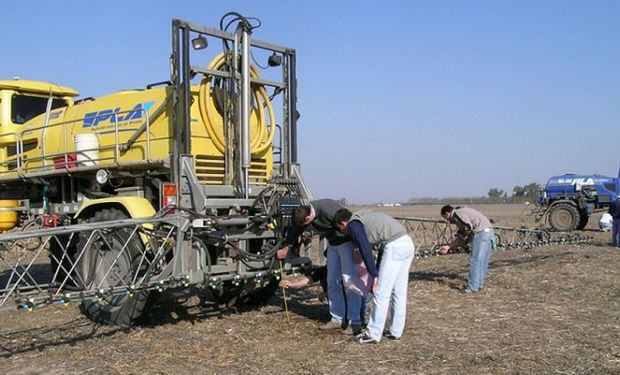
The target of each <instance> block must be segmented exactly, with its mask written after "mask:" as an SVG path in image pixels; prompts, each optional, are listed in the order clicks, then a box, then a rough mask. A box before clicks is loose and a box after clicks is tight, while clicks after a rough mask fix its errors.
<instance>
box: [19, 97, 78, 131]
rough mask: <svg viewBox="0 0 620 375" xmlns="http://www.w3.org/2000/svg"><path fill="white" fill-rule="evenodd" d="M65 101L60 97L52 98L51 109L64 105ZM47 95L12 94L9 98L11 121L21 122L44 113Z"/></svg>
mask: <svg viewBox="0 0 620 375" xmlns="http://www.w3.org/2000/svg"><path fill="white" fill-rule="evenodd" d="M66 105H67V103H66V102H65V101H64V100H62V99H52V109H56V108H60V107H65V106H66ZM46 108H47V97H41V96H28V95H13V98H12V100H11V121H12V122H13V123H14V124H23V123H25V122H26V121H28V120H30V119H32V118H34V117H37V116H38V115H40V114H42V113H45V109H46Z"/></svg>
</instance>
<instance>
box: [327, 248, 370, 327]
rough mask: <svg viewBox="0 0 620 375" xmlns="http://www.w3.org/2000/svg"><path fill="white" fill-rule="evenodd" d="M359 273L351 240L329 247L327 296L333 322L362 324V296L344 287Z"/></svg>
mask: <svg viewBox="0 0 620 375" xmlns="http://www.w3.org/2000/svg"><path fill="white" fill-rule="evenodd" d="M357 274H358V270H357V265H356V264H355V261H354V260H353V244H352V243H351V242H346V243H344V244H342V245H336V246H332V245H329V246H328V247H327V297H328V299H329V314H330V315H331V318H332V321H333V322H337V323H342V322H344V321H348V323H349V324H355V325H359V324H362V317H361V316H360V311H361V310H362V303H363V302H362V297H361V296H360V295H358V294H356V293H354V292H353V291H351V290H350V289H349V288H346V290H345V288H344V286H345V285H348V284H349V283H350V282H351V280H354V279H355V278H357V277H358V276H357ZM347 318H348V319H347Z"/></svg>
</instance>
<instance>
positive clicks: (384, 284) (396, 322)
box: [368, 235, 415, 341]
mask: <svg viewBox="0 0 620 375" xmlns="http://www.w3.org/2000/svg"><path fill="white" fill-rule="evenodd" d="M414 254H415V247H414V245H413V241H412V240H411V237H409V236H408V235H404V236H402V237H400V238H398V239H396V240H394V241H392V242H388V243H387V244H386V245H385V247H384V249H383V255H382V257H381V265H380V266H379V281H378V285H377V293H376V294H375V296H374V299H375V308H374V309H373V310H372V315H371V316H370V321H369V322H368V335H369V336H370V337H371V338H373V339H374V340H377V341H381V337H382V336H383V328H384V327H385V320H386V319H387V312H388V308H389V307H390V301H391V302H392V310H391V311H392V325H391V326H390V333H391V334H392V335H393V336H394V337H401V336H402V334H403V331H404V329H405V319H406V317H407V287H408V285H409V268H410V267H411V262H412V261H413V256H414Z"/></svg>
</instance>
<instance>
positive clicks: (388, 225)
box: [334, 208, 415, 344]
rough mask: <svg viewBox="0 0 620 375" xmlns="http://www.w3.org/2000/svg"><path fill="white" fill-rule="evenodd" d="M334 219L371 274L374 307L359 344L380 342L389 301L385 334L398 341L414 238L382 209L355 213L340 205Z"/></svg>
mask: <svg viewBox="0 0 620 375" xmlns="http://www.w3.org/2000/svg"><path fill="white" fill-rule="evenodd" d="M334 222H335V224H336V227H338V230H339V231H340V232H342V233H345V234H348V235H350V236H351V239H352V240H353V243H355V244H356V245H357V246H358V247H359V249H360V253H361V255H362V259H363V261H364V264H365V265H366V269H367V270H368V273H369V274H370V276H372V277H373V278H374V285H373V287H372V289H373V294H374V305H375V307H374V309H373V310H372V313H371V315H370V321H369V322H368V327H367V329H366V332H364V333H363V334H360V335H358V336H357V340H358V342H360V343H362V344H368V343H377V342H379V341H381V337H382V336H383V329H384V327H385V321H386V319H387V312H388V308H389V306H390V302H391V303H392V324H391V326H390V331H389V333H388V334H386V337H388V338H391V339H394V340H398V339H400V337H401V336H402V334H403V331H404V329H405V320H406V317H407V286H408V281H409V268H410V267H411V262H412V261H413V256H414V255H415V246H414V244H413V240H412V239H411V237H409V235H407V230H406V229H405V227H403V226H402V225H401V224H400V223H399V222H398V221H396V220H395V219H394V218H393V217H391V216H389V215H387V214H384V213H382V212H372V211H362V212H357V213H355V214H353V213H351V211H349V210H347V209H346V208H343V209H341V210H339V211H338V212H336V215H335V216H334ZM372 246H375V247H378V248H379V256H380V262H379V271H377V266H376V264H375V261H374V258H373V254H372Z"/></svg>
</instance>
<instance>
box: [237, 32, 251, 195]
mask: <svg viewBox="0 0 620 375" xmlns="http://www.w3.org/2000/svg"><path fill="white" fill-rule="evenodd" d="M240 27H241V28H242V34H241V48H242V52H241V79H242V82H241V108H242V111H243V113H242V119H241V168H242V170H243V197H244V198H245V199H247V198H248V197H249V190H250V187H249V174H250V164H251V154H250V112H251V102H250V99H251V97H250V32H249V29H248V27H247V25H245V23H243V22H242V23H241V24H240Z"/></svg>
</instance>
